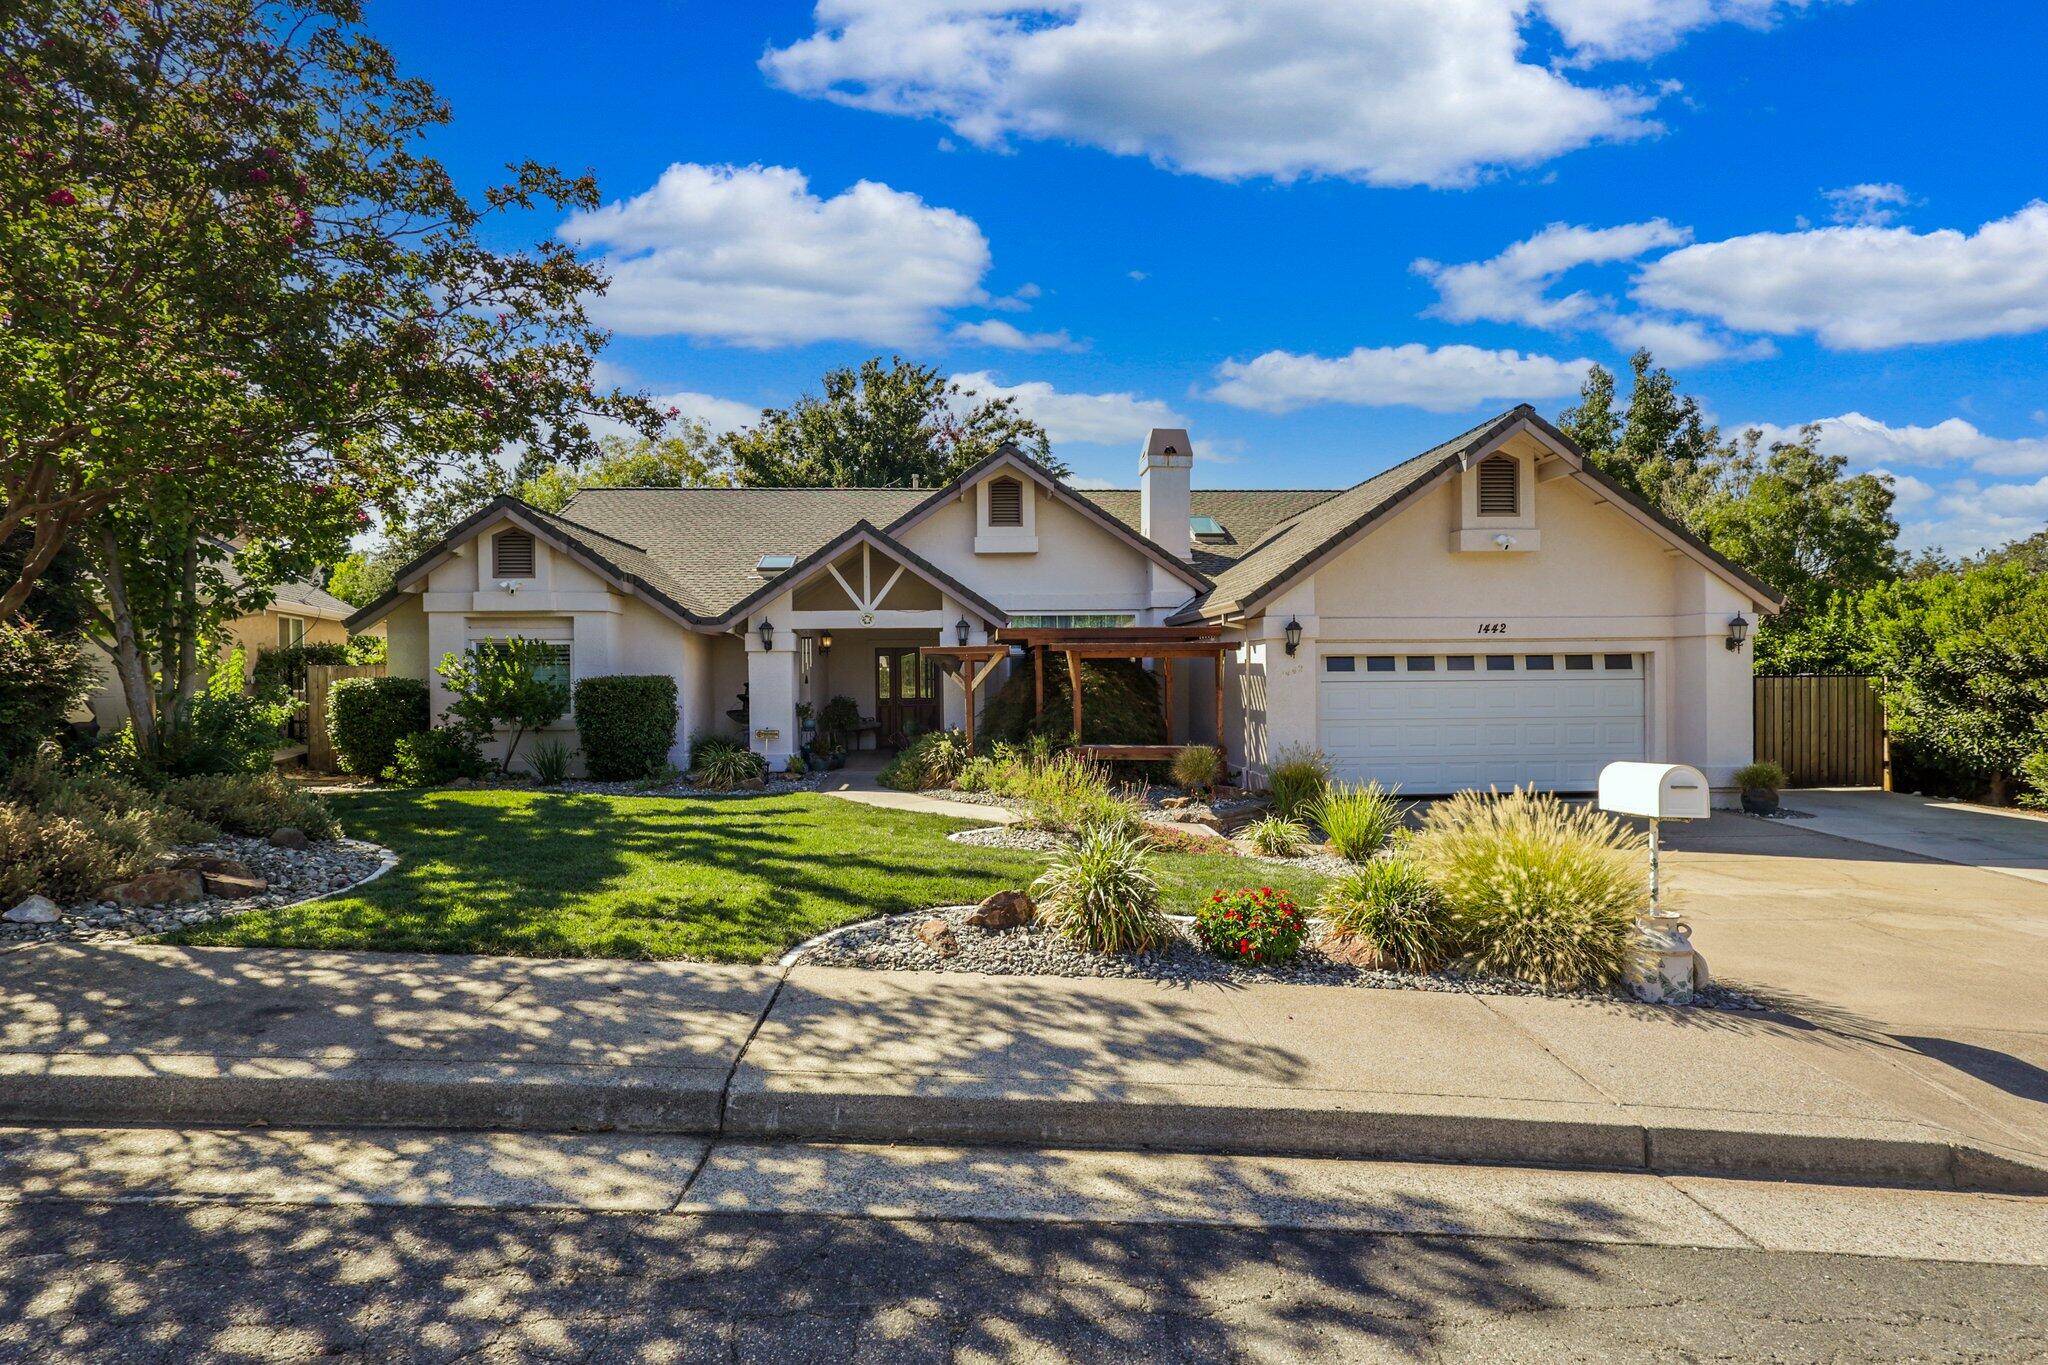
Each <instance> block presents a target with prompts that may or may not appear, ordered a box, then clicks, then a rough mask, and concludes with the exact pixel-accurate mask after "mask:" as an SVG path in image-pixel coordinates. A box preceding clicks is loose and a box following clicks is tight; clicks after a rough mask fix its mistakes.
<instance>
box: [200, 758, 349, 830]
mask: <svg viewBox="0 0 2048 1365" xmlns="http://www.w3.org/2000/svg"><path fill="white" fill-rule="evenodd" d="M163 798H164V801H165V803H166V804H168V805H171V806H175V807H177V808H178V809H179V810H182V811H184V812H186V813H187V814H188V815H191V816H192V817H193V818H195V819H198V820H203V821H205V822H206V823H207V824H209V825H217V826H219V827H220V828H221V829H224V830H227V831H229V832H230V833H233V834H247V835H253V836H255V837H257V838H261V837H263V836H265V835H267V834H269V833H270V832H271V831H272V830H275V829H278V828H280V827H282V826H286V825H289V826H291V827H292V828H293V829H297V830H302V831H304V833H305V835H306V837H307V838H309V839H333V838H338V837H339V836H340V834H341V822H340V821H339V820H336V819H335V818H334V812H333V811H331V810H329V809H328V808H327V803H326V802H325V801H322V800H321V799H320V798H319V796H318V795H316V794H315V793H313V792H310V791H307V790H305V789H304V788H302V787H295V786H293V785H292V784H291V783H289V782H287V781H285V780H284V778H282V777H280V776H278V775H277V774H276V773H274V772H262V773H214V774H204V775H200V776H195V777H183V778H178V779H177V780H175V781H171V782H166V783H165V784H164V790H163Z"/></svg>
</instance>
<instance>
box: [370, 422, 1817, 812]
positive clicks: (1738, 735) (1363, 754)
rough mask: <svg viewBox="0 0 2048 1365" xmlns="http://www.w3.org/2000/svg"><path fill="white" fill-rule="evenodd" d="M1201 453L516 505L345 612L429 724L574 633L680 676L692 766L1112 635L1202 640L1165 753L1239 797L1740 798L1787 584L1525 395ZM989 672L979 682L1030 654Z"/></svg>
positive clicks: (576, 662)
mask: <svg viewBox="0 0 2048 1365" xmlns="http://www.w3.org/2000/svg"><path fill="white" fill-rule="evenodd" d="M1192 465H1193V450H1192V447H1191V445H1190V443H1189V439H1188V435H1187V433H1186V432H1185V431H1180V430H1167V429H1161V430H1156V431H1154V432H1153V433H1152V434H1151V436H1150V438H1149V439H1148V440H1147V442H1146V445H1145V448H1144V451H1143V453H1142V455H1141V458H1140V469H1139V487H1137V488H1136V489H1121V490H1093V489H1079V488H1075V487H1073V486H1071V485H1069V484H1067V483H1065V482H1063V481H1061V480H1060V479H1058V478H1056V477H1055V476H1053V475H1052V474H1051V473H1050V472H1048V471H1047V470H1046V469H1044V468H1042V467H1040V466H1039V465H1037V464H1036V463H1034V462H1033V461H1031V460H1029V459H1027V458H1025V457H1024V456H1022V455H1020V454H1018V453H1016V452H1015V451H1011V450H1005V451H1003V452H1001V453H999V454H997V455H995V456H992V457H990V458H989V459H987V460H985V461H983V462H982V463H980V464H979V465H977V466H976V467H974V468H973V469H970V470H968V471H967V472H966V473H965V474H964V475H962V476H961V477H960V478H959V479H957V480H955V481H954V482H953V483H951V484H948V485H947V486H946V487H944V488H940V489H936V490H933V489H918V488H817V489H783V488H760V489H754V488H744V489H729V488H595V489H589V490H585V491H583V492H580V493H578V494H577V495H576V496H575V497H574V498H573V499H572V500H571V501H570V502H569V503H568V505H567V506H565V507H564V508H563V509H562V511H561V512H559V513H554V514H550V513H546V512H542V511H539V510H537V509H535V508H533V507H530V506H527V505H525V504H523V503H521V502H519V501H517V500H515V499H511V498H500V499H498V500H496V501H494V502H493V503H491V504H490V505H489V506H488V507H486V508H484V509H483V510H482V511H480V512H478V513H477V514H476V515H474V516H472V517H470V518H469V519H468V520H466V521H465V522H463V523H462V524H461V525H460V526H459V527H457V528H456V529H455V530H454V531H453V532H452V533H451V534H450V535H449V536H448V537H447V539H445V540H444V541H442V542H441V543H440V544H438V545H436V546H435V547H434V548H433V549H431V550H430V551H429V552H428V553H426V554H425V555H423V556H422V557H420V558H419V559H417V560H415V561H414V562H413V563H411V564H410V565H408V566H406V567H405V568H404V569H403V570H402V571H401V572H400V573H399V576H398V579H397V582H396V585H395V586H394V588H393V589H392V591H391V592H390V593H388V594H387V595H385V596H384V597H382V598H380V599H379V600H378V601H376V602H373V603H371V604H369V605H368V606H366V607H364V608H363V609H362V610H361V611H359V612H357V613H355V614H354V615H353V616H352V617H351V618H350V619H349V622H348V625H349V628H350V629H351V630H356V631H361V630H364V629H367V628H369V627H371V626H373V625H377V624H380V623H381V624H382V625H383V626H384V627H385V628H386V634H387V639H388V641H389V646H390V665H389V667H390V671H391V672H392V673H394V674H400V675H405V676H412V677H418V678H423V679H427V680H428V681H429V682H430V683H431V684H432V685H433V686H434V688H435V692H434V710H435V714H436V715H439V714H440V713H441V711H442V709H443V708H444V707H445V706H446V704H447V700H448V698H447V695H446V693H445V691H444V690H442V689H441V688H440V684H439V679H438V678H437V677H436V675H435V669H434V666H435V664H436V662H437V661H438V660H440V659H441V657H442V656H443V655H445V654H448V653H451V652H460V651H461V650H463V649H464V648H465V647H466V646H469V645H471V644H474V643H476V642H479V641H484V640H489V639H494V638H507V637H511V636H515V635H516V636H526V637H530V638H538V639H541V640H545V641H548V642H550V643H554V644H556V645H558V646H559V656H560V661H561V663H560V666H561V668H562V669H563V670H564V672H565V674H566V675H567V676H569V677H572V678H580V677H584V676H589V675H595V674H605V673H663V674H667V675H669V676H671V677H673V678H674V679H675V680H676V685H677V691H678V696H679V698H680V701H679V709H680V715H679V717H678V723H677V747H676V750H675V752H674V754H673V755H672V757H673V758H674V761H676V762H677V763H678V764H682V763H685V762H686V760H687V752H686V746H687V742H688V737H689V736H691V735H693V734H696V733H698V732H701V731H707V730H719V729H723V730H727V731H731V730H733V729H735V728H736V727H735V726H734V725H733V723H732V722H730V721H728V720H727V719H726V713H727V711H728V710H729V709H731V708H734V707H735V706H736V704H737V702H738V698H739V696H740V694H741V692H742V689H744V690H745V691H746V693H747V695H748V699H749V703H750V706H751V714H750V718H749V722H748V729H749V736H748V738H749V742H750V743H752V744H753V746H754V748H755V749H756V750H757V751H758V752H761V753H763V754H764V755H765V756H766V757H767V758H768V759H769V760H770V762H771V764H775V765H777V766H779V765H780V764H781V763H782V762H783V761H786V760H787V758H788V756H789V755H790V753H791V752H792V751H793V750H795V749H797V748H799V747H800V746H801V739H800V731H799V724H798V714H797V707H798V706H799V704H802V703H809V704H810V705H812V706H814V707H821V706H822V705H823V703H824V702H825V701H826V699H827V698H829V697H831V696H833V695H837V694H845V695H847V696H850V697H852V698H853V699H854V701H855V702H856V703H857V704H858V705H859V707H860V709H861V712H862V714H863V715H864V716H867V717H873V718H876V719H877V721H878V722H879V725H880V728H881V730H882V732H883V733H885V734H887V733H891V732H894V731H896V730H899V729H911V728H919V727H929V726H936V725H958V724H961V723H962V722H963V720H964V719H965V718H966V717H965V710H966V706H967V696H968V694H967V691H966V689H965V688H964V687H963V686H960V685H955V684H953V683H951V682H948V681H944V680H941V679H939V678H938V676H937V668H936V664H937V663H938V660H936V659H934V658H933V657H932V656H931V654H930V653H929V652H926V653H923V654H921V653H920V647H940V646H943V647H947V648H951V647H953V646H956V645H959V646H970V647H972V646H983V647H986V646H989V644H990V642H991V640H992V639H994V640H995V641H996V643H998V644H1000V643H1002V640H1003V636H1001V635H999V634H998V632H1009V633H1010V635H1009V638H1011V639H1015V638H1018V635H1017V632H1020V631H1044V630H1046V629H1057V630H1063V631H1076V632H1082V633H1085V632H1087V631H1090V630H1094V631H1101V630H1104V629H1109V628H1117V627H1122V628H1125V630H1127V631H1129V630H1134V629H1136V628H1142V627H1155V628H1165V627H1178V628H1185V629H1189V630H1196V629H1199V630H1203V631H1206V632H1207V634H1206V635H1204V636H1202V638H1203V639H1213V640H1214V641H1215V643H1216V645H1217V646H1218V648H1217V649H1216V650H1212V652H1211V653H1210V655H1209V656H1208V657H1200V658H1182V659H1180V660H1179V662H1178V666H1177V667H1175V668H1174V679H1173V682H1174V691H1175V692H1176V693H1177V694H1178V695H1179V696H1181V697H1184V698H1189V699H1191V700H1190V701H1189V702H1187V703H1184V704H1183V705H1182V706H1180V707H1179V708H1177V709H1176V711H1175V713H1174V718H1173V738H1174V739H1175V740H1176V741H1206V742H1220V743H1221V744H1222V746H1223V747H1224V749H1225V751H1226V753H1227V755H1228V757H1229V759H1230V761H1231V762H1232V763H1233V765H1238V766H1241V767H1242V768H1243V769H1244V770H1245V773H1246V775H1247V778H1248V779H1249V780H1251V781H1253V782H1256V781H1257V780H1258V779H1259V778H1260V777H1261V776H1262V774H1263V772H1264V771H1265V768H1266V766H1267V764H1268V763H1269V762H1270V761H1271V760H1272V758H1273V756H1274V755H1275V754H1278V753H1280V752H1281V751H1283V750H1285V749H1287V748H1288V747H1290V746H1293V745H1306V746H1312V747H1315V748H1319V749H1321V750H1322V751H1323V752H1324V753H1326V754H1327V755H1328V756H1329V758H1330V760H1331V762H1332V763H1333V765H1334V767H1335V769H1336V772H1337V773H1338V775H1339V776H1341V777H1344V778H1348V779H1367V778H1377V779H1379V780H1381V781H1383V782H1387V783H1398V784H1400V786H1401V787H1402V788H1403V789H1404V790H1405V791H1408V792H1411V793H1429V792H1442V791H1450V790H1456V789H1460V788H1466V787H1475V786H1476V787H1482V788H1483V787H1486V786H1489V785H1499V786H1502V787H1506V786H1507V785H1509V784H1531V783H1533V784H1535V785H1537V786H1539V787H1545V788H1550V789H1555V790H1562V791H1583V790H1589V789H1591V788H1592V787H1593V785H1594V783H1595V779H1596V777H1597V775H1598V773H1599V770H1600V768H1601V767H1602V766H1603V765H1604V764H1606V763H1608V762H1611V761H1613V760H1616V759H1650V760H1658V761H1671V762H1685V763H1690V764H1694V765H1696V766H1698V767H1700V768H1701V769H1703V770H1704V771H1705V772H1706V773H1707V774H1708V776H1709V777H1710V779H1711V780H1712V781H1713V782H1714V783H1715V785H1717V786H1722V785H1726V784H1728V783H1729V781H1730V779H1731V777H1732V775H1733V773H1734V771H1735V769H1736V768H1738V767H1740V766H1741V765H1743V764H1745V763H1747V762H1748V761H1749V760H1750V756H1751V753H1750V749H1751V729H1750V701H1751V691H1750V658H1749V652H1748V650H1747V649H1746V648H1745V647H1744V646H1743V643H1742V636H1743V634H1744V632H1745V631H1746V628H1747V626H1748V624H1749V622H1750V621H1751V620H1752V619H1754V618H1755V617H1757V616H1759V615H1761V614H1763V613H1766V612H1770V611H1772V610H1775V609H1776V607H1777V606H1778V605H1779V601H1778V598H1777V597H1776V596H1775V594H1773V592H1772V591H1771V589H1770V588H1769V587H1768V586H1766V585H1765V584H1763V583H1762V582H1759V581H1758V580H1757V579H1756V578H1755V577H1754V576H1753V575H1751V574H1750V573H1748V572H1746V571H1745V570H1743V569H1742V568H1741V567H1740V566H1739V565H1736V564H1732V563H1730V562H1729V561H1728V560H1726V559H1724V558H1723V557H1721V556H1720V555H1717V554H1715V553H1714V552H1713V551H1712V550H1710V549H1709V548H1707V547H1706V546H1705V545H1703V544H1701V543H1700V542H1699V541H1698V540H1696V539H1694V538H1693V537H1691V536H1689V535H1687V534H1686V533H1685V532H1683V531H1682V530H1680V529H1678V528H1676V527H1675V526H1673V525H1671V524H1670V523H1669V522H1667V521H1665V520H1664V519H1663V518H1662V517H1660V516H1659V515H1658V514H1657V513H1656V512H1654V511H1653V510H1651V509H1650V508H1649V507H1647V506H1645V505H1643V504H1642V503H1641V502H1640V501H1639V500H1637V499H1636V498H1634V497H1632V496H1631V495H1630V494H1628V493H1627V492H1625V491H1624V490H1623V489H1621V488H1620V487H1619V486H1617V485H1616V484H1615V483H1614V482H1613V481H1611V480H1610V479H1608V478H1607V477H1605V476H1604V475H1602V474H1600V473H1599V472H1597V471H1596V470H1594V469H1592V468H1590V467H1589V466H1588V465H1587V464H1586V462H1585V459H1584V457H1583V456H1582V455H1581V453H1580V452H1579V451H1578V450H1577V449H1576V448H1575V447H1574V446H1573V445H1572V443H1571V441H1570V440H1569V439H1568V438H1566V437H1565V436H1564V435H1563V433H1561V432H1560V431H1558V430H1557V428H1555V427H1554V426H1552V425H1551V424H1550V423H1549V422H1547V421H1545V420H1544V419H1543V418H1542V417H1540V416H1539V415H1537V413H1536V412H1535V411H1534V410H1533V409H1531V408H1529V407H1528V406H1526V405H1524V406H1522V407H1518V408H1515V409H1514V410H1512V411H1510V412H1507V413H1504V414H1502V415H1500V416H1499V417H1495V418H1492V419H1490V420H1488V421H1487V422H1485V423H1483V424H1482V425H1480V426H1478V427H1475V428H1473V429H1472V430H1471V431H1468V432H1465V433H1464V434H1462V435H1459V436H1456V437H1453V438H1452V439H1451V440H1449V441H1446V442H1445V443H1443V444H1442V445H1439V446H1437V447H1435V448H1434V449H1431V450H1427V451H1424V452H1423V453H1422V454H1420V455H1417V456H1415V457H1414V458H1413V459H1410V460H1407V461H1405V462H1403V463H1401V464H1398V465H1396V466H1394V467H1393V468H1392V469H1389V470H1386V471H1385V472H1383V473H1380V474H1376V475H1374V476H1373V477H1371V478H1369V479H1366V480H1364V481H1363V482H1361V483H1358V484H1355V485H1353V486H1352V487H1350V488H1344V489H1299V490H1297V489H1216V490H1207V489H1204V490H1191V488H1190V474H1191V469H1192ZM969 652H970V651H967V650H963V651H962V653H963V654H967V653H969ZM981 657H983V658H993V659H994V660H995V662H994V665H993V667H992V668H991V669H988V670H984V669H982V668H981V667H979V666H978V665H976V664H974V662H973V661H972V660H969V661H968V665H969V666H968V668H967V670H966V671H967V672H969V673H982V672H984V671H987V672H1000V670H1001V669H1003V668H1005V667H1009V666H1012V665H1011V664H1010V663H1008V662H1006V661H1005V659H1004V657H1003V656H1002V654H1001V652H1000V651H997V650H994V649H986V650H985V652H984V654H983V655H982V656H981ZM1042 660H1043V655H1040V656H1038V662H1042ZM948 662H953V661H950V660H949V661H948ZM1219 667H1220V669H1221V671H1222V674H1223V676H1222V678H1221V688H1222V697H1221V701H1220V704H1219V705H1215V706H1211V705H1210V704H1208V702H1209V699H1211V698H1212V696H1213V692H1212V689H1213V688H1214V687H1215V686H1216V685H1217V680H1216V678H1215V677H1214V671H1215V670H1216V669H1217V668H1219ZM988 695H989V694H988V692H987V691H982V692H980V693H978V694H977V697H978V698H979V699H985V698H986V697H987V696H988ZM1219 716H1220V729H1221V733H1218V728H1219V721H1218V717H1219ZM570 728H572V722H570V721H565V722H564V729H570Z"/></svg>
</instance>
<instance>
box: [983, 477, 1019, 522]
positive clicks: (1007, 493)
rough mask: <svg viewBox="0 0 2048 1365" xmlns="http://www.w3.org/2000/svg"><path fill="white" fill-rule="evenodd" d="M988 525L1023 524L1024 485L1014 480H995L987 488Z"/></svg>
mask: <svg viewBox="0 0 2048 1365" xmlns="http://www.w3.org/2000/svg"><path fill="white" fill-rule="evenodd" d="M988 524H989V525H991V526H1022V525H1023V524H1024V485H1023V484H1021V483H1018V482H1017V481H1016V480H1015V479H997V480H996V481H995V482H993V483H991V484H990V485H989V486H988Z"/></svg>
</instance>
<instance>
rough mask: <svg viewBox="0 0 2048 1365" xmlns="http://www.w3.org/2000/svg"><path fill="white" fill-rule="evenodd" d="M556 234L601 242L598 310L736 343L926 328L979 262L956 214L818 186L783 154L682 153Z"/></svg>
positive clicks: (622, 325) (602, 318)
mask: <svg viewBox="0 0 2048 1365" xmlns="http://www.w3.org/2000/svg"><path fill="white" fill-rule="evenodd" d="M560 235H561V236H562V238H563V239H564V240H565V241H568V242H570V243H573V244H574V245H576V246H577V247H580V248H584V249H602V250H603V251H605V252H606V255H605V258H604V264H605V266H606V268H607V269H608V270H609V271H610V272H611V276H612V284H611V288H610V290H609V291H608V292H607V293H606V294H605V295H604V296H603V297H602V298H600V299H596V300H593V301H592V305H591V311H592V315H593V316H594V317H595V318H596V319H597V320H598V321H599V322H601V323H603V324H604V325H606V326H609V327H612V328H615V329H617V330H618V331H621V332H626V333H629V334H632V335H636V336H659V335H667V334H674V333H681V334H684V335H687V336H693V337H700V338H706V339H710V340H717V341H727V342H732V343H734V344H737V345H741V346H764V347H765V346H784V345H795V344H801V343H804V342H812V341H826V340H848V341H863V342H872V343H878V344H883V345H889V344H896V343H902V342H915V341H920V340H924V339H927V338H929V337H930V336H931V335H932V334H933V333H934V332H935V330H936V328H937V323H938V320H939V315H940V314H942V313H943V312H944V311H945V310H947V309H950V308H954V307H958V306H960V305H963V304H970V303H977V302H980V301H982V298H983V295H982V290H981V279H982V276H983V275H985V274H986V273H987V271H988V268H989V249H988V240H987V239H986V238H985V237H983V236H982V233H981V229H980V228H979V227H977V226H976V225H975V223H974V221H973V220H972V219H970V218H968V217H966V216H965V215H963V214H959V213H956V212H954V211H953V210H951V209H945V208H935V207H933V206H931V205H929V204H926V203H925V202H924V201H923V200H922V199H920V198H918V197H917V196H916V195H914V194H908V193H905V192H903V191H901V190H895V189H891V188H890V187H889V186H887V185H881V184H876V183H875V182H873V181H868V180H863V181H860V182H859V183H857V184H855V185H853V186H852V187H850V188H849V189H847V190H845V191H843V192H841V193H839V194H837V195H834V196H832V197H831V198H829V199H821V198H819V197H818V196H816V195H814V194H812V193H811V192H810V184H809V182H808V181H807V180H806V179H805V177H804V175H803V173H802V172H800V171H796V170H792V169H790V168H789V167H786V166H700V165H695V164H682V163H679V164H677V165H673V166H670V167H669V168H668V169H667V170H666V171H664V172H662V175H661V179H659V180H658V181H656V182H655V184H654V186H653V187H652V188H651V189H649V190H647V191H646V192H645V193H643V194H639V195H636V196H634V197H633V198H631V199H627V200H623V201H620V202H616V203H612V204H607V205H605V206H604V207H603V208H600V209H597V210H594V211H592V212H588V213H579V214H576V215H575V216H573V217H572V218H570V219H569V220H568V221H567V222H566V223H564V224H563V225H562V227H561V229H560Z"/></svg>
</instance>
